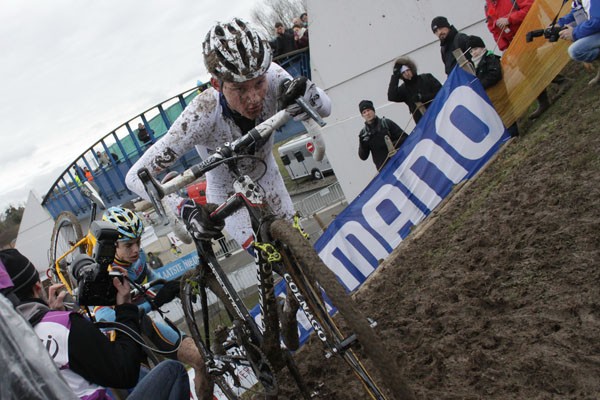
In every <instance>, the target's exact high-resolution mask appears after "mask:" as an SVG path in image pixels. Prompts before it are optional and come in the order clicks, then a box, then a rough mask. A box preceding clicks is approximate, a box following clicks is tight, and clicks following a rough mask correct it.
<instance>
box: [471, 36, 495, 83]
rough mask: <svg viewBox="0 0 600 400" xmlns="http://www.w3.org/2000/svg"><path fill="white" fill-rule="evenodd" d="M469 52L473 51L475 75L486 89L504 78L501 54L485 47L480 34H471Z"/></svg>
mask: <svg viewBox="0 0 600 400" xmlns="http://www.w3.org/2000/svg"><path fill="white" fill-rule="evenodd" d="M468 43H469V52H470V53H471V64H473V67H474V69H475V75H476V76H477V78H478V79H479V81H480V82H481V85H482V86H483V88H484V89H488V88H490V87H492V86H494V85H495V84H496V83H498V82H500V81H501V80H502V65H501V64H500V56H497V55H495V54H494V52H493V51H490V50H487V49H486V48H485V43H483V39H481V38H480V37H479V36H469V39H468Z"/></svg>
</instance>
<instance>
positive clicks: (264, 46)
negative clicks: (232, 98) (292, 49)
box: [202, 18, 272, 82]
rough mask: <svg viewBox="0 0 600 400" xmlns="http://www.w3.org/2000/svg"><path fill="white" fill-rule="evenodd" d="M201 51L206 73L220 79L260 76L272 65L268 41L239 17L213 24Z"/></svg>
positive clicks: (228, 80)
mask: <svg viewBox="0 0 600 400" xmlns="http://www.w3.org/2000/svg"><path fill="white" fill-rule="evenodd" d="M202 50H203V53H204V64H205V65H206V68H207V69H208V72H210V73H211V74H212V75H214V76H215V78H217V79H219V80H220V81H225V82H245V81H248V80H250V79H254V78H257V77H259V76H261V75H263V74H264V73H265V72H267V69H269V65H271V58H272V54H271V47H270V46H269V43H268V42H267V41H266V40H265V39H264V38H263V37H262V35H261V34H260V33H258V32H257V31H256V30H254V29H252V28H251V27H250V26H249V25H248V24H247V23H246V22H245V21H243V20H241V19H239V18H234V19H233V20H232V21H231V22H227V23H217V24H216V25H215V26H213V27H212V28H211V29H210V30H209V31H208V33H207V34H206V38H205V39H204V43H203V45H202Z"/></svg>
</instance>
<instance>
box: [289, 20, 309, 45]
mask: <svg viewBox="0 0 600 400" xmlns="http://www.w3.org/2000/svg"><path fill="white" fill-rule="evenodd" d="M292 29H293V30H294V41H295V43H296V49H297V50H300V49H303V48H305V47H308V29H306V28H304V27H303V26H302V25H300V24H295V25H294V27H293V28H292Z"/></svg>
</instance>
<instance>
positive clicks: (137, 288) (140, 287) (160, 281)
mask: <svg viewBox="0 0 600 400" xmlns="http://www.w3.org/2000/svg"><path fill="white" fill-rule="evenodd" d="M167 282H168V281H167V280H166V279H162V278H159V279H155V280H153V281H150V282H147V283H144V284H143V285H140V284H136V286H135V287H134V288H133V289H131V292H130V293H131V297H136V296H139V295H140V294H142V293H146V292H147V291H148V290H149V289H151V288H153V287H154V286H157V285H164V284H165V283H167Z"/></svg>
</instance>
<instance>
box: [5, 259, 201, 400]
mask: <svg viewBox="0 0 600 400" xmlns="http://www.w3.org/2000/svg"><path fill="white" fill-rule="evenodd" d="M0 261H1V262H2V264H3V265H4V267H5V268H6V272H8V275H9V277H10V278H11V280H12V282H13V284H14V293H15V294H16V296H17V297H18V299H19V301H20V303H19V305H18V306H17V310H18V311H19V312H20V313H21V314H22V315H23V316H24V317H25V319H26V320H27V321H29V323H30V324H31V326H33V329H34V331H35V333H36V334H37V336H38V337H39V339H40V340H41V341H42V343H43V344H44V347H45V348H46V349H47V350H48V352H49V353H50V356H51V358H52V359H53V360H54V363H55V365H56V366H57V367H58V369H59V370H60V373H61V374H62V375H63V377H64V378H65V380H66V381H67V383H68V384H69V386H70V388H71V389H72V390H73V392H74V393H75V395H77V396H78V397H79V398H82V399H83V398H94V399H98V400H101V399H110V397H109V396H108V394H107V389H106V387H107V386H108V387H112V388H123V389H129V388H132V387H134V386H135V389H134V390H133V392H132V393H131V395H130V396H129V398H132V399H135V398H140V399H141V398H161V399H172V398H175V397H169V396H170V395H177V393H179V397H177V398H180V399H189V395H190V387H189V378H188V375H187V372H186V370H185V367H184V366H183V364H181V363H179V362H177V361H172V360H169V361H165V362H163V363H161V364H159V365H158V366H156V367H155V368H154V369H152V371H150V373H149V374H148V375H146V376H145V377H144V379H142V380H141V381H139V382H138V378H139V373H140V362H141V360H142V357H143V351H142V347H141V346H140V345H139V344H138V343H137V342H136V341H134V340H133V339H132V338H131V337H129V336H128V335H126V334H124V333H122V332H117V334H116V339H115V341H110V339H109V338H108V337H107V336H106V335H104V333H103V332H102V331H101V330H100V329H99V328H97V327H96V326H95V325H94V324H93V323H92V322H91V321H90V320H88V319H86V318H84V317H83V316H81V315H80V314H78V313H75V312H72V311H65V310H64V307H63V305H62V298H64V295H61V294H60V293H59V290H60V289H61V288H62V286H63V285H62V284H56V285H52V286H50V288H49V290H48V295H46V292H45V290H44V287H43V285H42V283H41V282H40V279H39V274H38V272H37V270H36V269H35V267H34V266H33V264H32V263H31V261H29V260H28V259H27V257H25V256H24V255H22V254H21V253H20V252H19V251H18V250H16V249H8V250H2V251H0ZM117 269H118V270H119V271H120V272H121V273H123V274H125V273H126V272H125V270H123V269H122V268H118V267H117ZM112 283H113V285H114V286H115V288H116V289H117V296H116V304H117V305H116V307H115V308H116V310H117V321H118V322H120V323H121V324H123V325H125V326H127V327H128V328H129V329H131V330H133V331H135V332H138V333H139V332H140V327H139V314H138V309H137V307H136V306H135V305H133V304H131V294H130V290H131V287H130V286H129V282H128V281H127V280H126V279H125V280H123V282H121V281H120V280H119V279H118V278H114V279H113V282H112ZM48 299H51V301H50V303H49V302H48Z"/></svg>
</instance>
